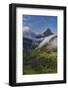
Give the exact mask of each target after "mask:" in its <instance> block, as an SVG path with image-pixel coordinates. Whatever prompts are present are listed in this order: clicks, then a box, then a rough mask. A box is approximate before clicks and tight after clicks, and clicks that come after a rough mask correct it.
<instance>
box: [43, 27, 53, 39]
mask: <svg viewBox="0 0 68 90" xmlns="http://www.w3.org/2000/svg"><path fill="white" fill-rule="evenodd" d="M49 35H53V32H52V31H51V29H50V28H47V30H46V31H45V32H43V36H44V37H47V36H49Z"/></svg>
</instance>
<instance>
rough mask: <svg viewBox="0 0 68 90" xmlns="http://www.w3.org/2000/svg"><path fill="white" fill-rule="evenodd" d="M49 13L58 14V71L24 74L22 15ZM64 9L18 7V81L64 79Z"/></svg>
mask: <svg viewBox="0 0 68 90" xmlns="http://www.w3.org/2000/svg"><path fill="white" fill-rule="evenodd" d="M23 14H29V15H44V16H45V15H48V16H57V20H58V22H57V30H58V59H57V61H58V68H57V69H58V73H57V74H40V75H22V63H23V52H22V47H23V46H22V45H23V40H22V38H23V34H22V33H23V31H22V28H23V26H22V18H23V17H22V15H23ZM63 28H64V27H63V10H61V11H60V10H51V9H50V10H49V9H45V10H44V9H31V8H17V9H16V83H23V82H36V81H54V80H63Z"/></svg>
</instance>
